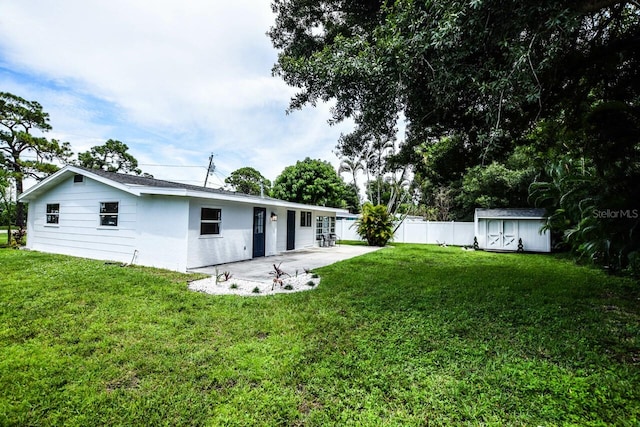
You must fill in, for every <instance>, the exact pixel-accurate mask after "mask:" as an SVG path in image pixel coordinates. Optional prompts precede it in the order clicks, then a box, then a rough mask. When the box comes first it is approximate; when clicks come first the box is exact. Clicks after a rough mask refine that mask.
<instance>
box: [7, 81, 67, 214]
mask: <svg viewBox="0 0 640 427" xmlns="http://www.w3.org/2000/svg"><path fill="white" fill-rule="evenodd" d="M50 129H51V126H50V125H49V114H48V113H46V112H45V111H44V110H43V109H42V105H40V104H39V103H38V102H36V101H27V100H26V99H24V98H21V97H19V96H17V95H13V94H11V93H7V92H0V168H3V169H5V170H7V171H9V173H10V174H11V176H12V178H13V181H14V182H15V186H16V194H17V195H20V194H22V191H23V179H24V178H25V177H32V178H41V177H42V176H44V175H47V174H49V173H52V172H54V171H56V170H57V169H58V167H57V166H56V165H54V164H53V163H51V162H52V161H53V160H54V159H58V160H60V161H62V162H64V161H66V160H67V159H68V158H69V157H70V156H71V154H72V153H71V148H70V146H69V143H67V142H65V143H60V142H59V141H57V140H55V139H47V138H45V137H43V136H39V134H42V133H44V132H47V131H49V130H50ZM34 131H35V132H36V134H35V135H34V133H33V132H34ZM16 223H17V225H19V226H22V225H23V223H24V208H23V205H22V203H18V206H17V212H16Z"/></svg>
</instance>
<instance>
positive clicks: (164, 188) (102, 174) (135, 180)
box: [19, 165, 348, 214]
mask: <svg viewBox="0 0 640 427" xmlns="http://www.w3.org/2000/svg"><path fill="white" fill-rule="evenodd" d="M76 174H80V175H84V176H87V177H88V178H91V179H94V180H96V181H98V182H102V183H103V184H106V185H109V186H111V187H114V188H118V189H120V190H122V191H125V192H127V193H130V194H133V195H135V196H141V195H144V194H149V195H151V194H153V195H165V196H182V197H194V198H204V199H216V200H228V201H235V202H241V203H252V204H261V205H270V206H280V207H288V208H297V209H309V210H317V211H325V212H332V213H340V214H342V213H346V212H348V211H346V210H344V209H339V208H332V207H325V206H316V205H305V204H302V203H294V202H287V201H285V200H280V199H274V198H272V197H262V196H253V195H249V194H243V193H237V192H235V191H228V190H222V189H218V188H209V187H199V186H197V185H191V184H183V183H179V182H173V181H165V180H161V179H155V178H150V177H145V176H139V175H129V174H123V173H116V172H107V171H103V170H101V169H87V168H83V167H78V166H71V165H68V166H65V167H64V168H62V169H60V170H59V171H57V172H56V173H54V174H52V175H50V176H48V177H47V178H45V179H44V180H42V181H40V182H39V183H37V184H36V185H34V186H33V187H31V188H29V189H28V190H27V191H25V192H24V193H22V194H21V195H20V197H19V199H20V200H22V201H25V202H29V201H32V200H34V199H37V198H38V197H40V196H41V195H42V194H44V193H46V192H47V191H48V190H49V189H51V188H53V187H54V186H56V185H58V184H59V183H61V182H62V181H64V180H66V179H68V178H69V177H70V176H73V175H76Z"/></svg>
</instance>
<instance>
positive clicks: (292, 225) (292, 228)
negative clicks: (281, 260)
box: [287, 211, 296, 251]
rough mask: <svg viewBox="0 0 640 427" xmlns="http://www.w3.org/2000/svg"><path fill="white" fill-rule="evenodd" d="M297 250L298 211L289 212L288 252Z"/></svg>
mask: <svg viewBox="0 0 640 427" xmlns="http://www.w3.org/2000/svg"><path fill="white" fill-rule="evenodd" d="M295 248H296V211H287V250H288V251H291V250H293V249H295Z"/></svg>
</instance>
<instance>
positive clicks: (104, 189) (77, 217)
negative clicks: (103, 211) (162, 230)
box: [27, 178, 138, 261]
mask: <svg viewBox="0 0 640 427" xmlns="http://www.w3.org/2000/svg"><path fill="white" fill-rule="evenodd" d="M101 202H118V226H117V227H101V226H100V213H99V211H100V203H101ZM50 203H58V204H60V213H59V223H58V224H57V225H50V224H46V206H47V204H50ZM137 209H138V206H137V199H136V197H135V196H133V195H130V194H128V193H125V192H122V191H120V190H117V189H114V188H112V187H109V186H107V185H104V184H101V183H99V182H96V181H93V180H90V179H85V182H83V183H74V182H73V179H72V178H70V179H68V180H66V181H64V182H62V183H60V184H59V185H58V186H56V187H54V188H52V189H51V190H50V191H48V192H47V193H46V194H45V195H43V196H42V197H40V198H38V199H37V200H36V201H33V202H31V203H30V204H29V230H28V231H29V233H28V237H27V245H28V247H29V248H31V249H35V250H42V251H46V252H55V253H61V254H67V255H75V256H83V257H89V258H98V259H112V260H116V261H124V260H130V259H131V257H132V254H133V251H134V250H135V247H136V233H137V231H136V230H137V225H136V224H137Z"/></svg>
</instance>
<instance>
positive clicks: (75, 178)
mask: <svg viewBox="0 0 640 427" xmlns="http://www.w3.org/2000/svg"><path fill="white" fill-rule="evenodd" d="M73 182H84V175H80V174H76V175H74V176H73Z"/></svg>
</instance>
